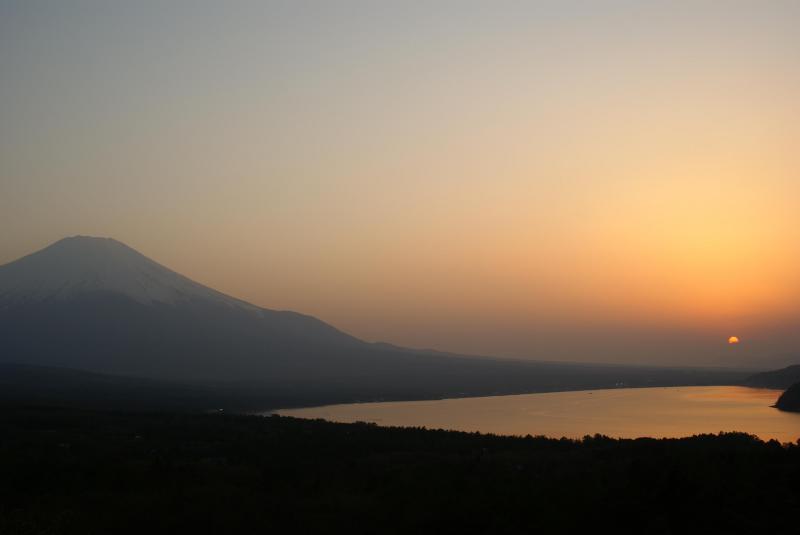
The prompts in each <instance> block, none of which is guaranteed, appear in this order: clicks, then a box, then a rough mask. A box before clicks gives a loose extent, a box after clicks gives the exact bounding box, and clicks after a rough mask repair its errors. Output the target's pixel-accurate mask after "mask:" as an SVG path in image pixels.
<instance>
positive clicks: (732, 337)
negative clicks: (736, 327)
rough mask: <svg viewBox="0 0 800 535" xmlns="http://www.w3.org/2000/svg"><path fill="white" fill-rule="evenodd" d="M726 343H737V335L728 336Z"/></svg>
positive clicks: (733, 344)
mask: <svg viewBox="0 0 800 535" xmlns="http://www.w3.org/2000/svg"><path fill="white" fill-rule="evenodd" d="M728 343H729V344H730V345H732V346H735V345H736V344H738V343H739V337H738V336H731V337H730V338H728Z"/></svg>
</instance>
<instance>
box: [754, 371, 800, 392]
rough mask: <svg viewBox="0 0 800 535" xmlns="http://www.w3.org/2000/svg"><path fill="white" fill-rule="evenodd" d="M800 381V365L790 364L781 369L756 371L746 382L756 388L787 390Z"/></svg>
mask: <svg viewBox="0 0 800 535" xmlns="http://www.w3.org/2000/svg"><path fill="white" fill-rule="evenodd" d="M799 382H800V365H794V366H788V367H786V368H781V369H780V370H773V371H768V372H761V373H756V374H754V375H751V376H750V377H748V378H747V379H746V380H745V381H744V384H745V385H746V386H752V387H754V388H776V389H781V390H785V389H787V388H789V387H790V386H792V385H793V384H794V383H799Z"/></svg>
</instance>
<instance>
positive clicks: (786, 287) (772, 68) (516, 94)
mask: <svg viewBox="0 0 800 535" xmlns="http://www.w3.org/2000/svg"><path fill="white" fill-rule="evenodd" d="M798 25H800V3H799V2H782V1H777V0H776V1H770V2H764V1H751V2H741V1H736V0H731V1H727V2H724V3H723V2H712V1H708V2H706V1H702V0H700V1H695V2H678V1H674V2H641V1H594V2H577V1H571V0H559V1H552V2H550V1H542V2H532V1H530V2H510V1H508V2H506V1H491V2H488V1H486V2H472V1H468V0H463V1H458V2H452V1H444V0H443V1H438V2H416V1H408V2H406V1H404V2H386V1H377V2H376V1H371V2H352V1H345V0H342V1H337V2H327V1H319V2H307V1H290V2H266V1H263V2H262V1H259V2H245V1H229V2H211V1H202V0H196V1H195V0H192V1H188V0H187V1H176V0H170V1H166V2H150V1H147V0H142V1H137V2H123V1H115V0H112V1H102V2H101V1H98V2H83V1H73V0H70V1H51V2H48V1H38V0H37V1H35V2H31V1H27V0H24V1H10V0H0V228H2V229H3V232H0V263H5V262H9V261H12V260H14V259H16V258H18V257H20V256H22V255H24V254H28V253H31V252H33V251H35V250H37V249H40V248H42V247H44V246H46V245H48V244H49V243H52V242H54V241H56V240H58V239H60V238H63V237H66V236H71V235H77V234H84V235H93V236H109V237H114V238H116V239H118V240H120V241H122V242H124V243H126V244H128V245H130V246H131V247H133V248H135V249H137V250H139V251H140V252H142V253H143V254H145V255H147V256H149V257H151V258H153V259H155V260H156V261H158V262H161V263H162V264H165V265H167V266H168V267H170V268H172V269H174V270H176V271H179V272H181V273H183V274H185V275H187V276H189V277H191V278H193V279H195V280H197V281H198V282H201V283H204V284H207V285H209V286H212V287H214V288H217V289H219V290H221V291H224V292H226V293H229V294H231V295H234V296H236V297H239V298H242V299H245V300H248V301H251V302H253V303H255V304H257V305H260V306H264V307H268V308H275V309H291V310H297V311H300V312H304V313H307V314H312V315H315V316H317V317H320V318H321V319H323V320H325V321H327V322H329V323H332V324H333V325H335V326H337V327H339V328H341V329H343V330H345V331H347V332H349V333H351V334H353V335H356V336H358V337H360V338H363V339H366V340H376V341H377V340H380V341H388V342H392V343H395V344H399V345H406V346H412V347H432V348H437V349H441V350H447V351H453V352H462V353H469V354H482V355H497V356H509V357H515V358H530V359H539V360H568V361H592V362H619V363H642V364H662V365H663V364H666V365H686V364H696V365H752V366H755V367H758V366H761V365H764V363H766V362H767V361H769V362H773V361H775V359H778V358H779V357H780V358H783V357H781V356H785V355H789V354H791V353H794V354H795V355H798V354H800V351H798V347H800V328H798V327H800V326H798V320H800V299H799V298H800V151H798V150H797V140H798V139H800V39H798V38H797V27H798ZM733 335H736V336H738V337H739V338H740V343H739V344H737V345H735V346H734V345H729V344H728V338H729V336H733Z"/></svg>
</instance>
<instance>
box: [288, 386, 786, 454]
mask: <svg viewBox="0 0 800 535" xmlns="http://www.w3.org/2000/svg"><path fill="white" fill-rule="evenodd" d="M780 394H781V391H780V390H769V389H760V388H745V387H738V386H696V387H672V388H621V389H615V390H592V391H588V390H587V391H579V392H555V393H547V394H525V395H517V396H492V397H481V398H463V399H443V400H436V401H402V402H384V403H354V404H347V405H329V406H325V407H314V408H306V409H285V410H279V411H277V412H278V414H281V415H284V416H295V417H298V418H324V419H326V420H331V421H335V422H356V421H363V422H375V423H377V424H379V425H386V426H409V427H427V428H429V429H454V430H459V431H480V432H483V433H497V434H504V435H527V434H531V435H546V436H550V437H557V438H560V437H571V438H580V437H582V436H584V435H593V434H595V433H600V434H603V435H608V436H611V437H625V438H635V437H642V436H649V437H684V436H691V435H695V434H700V433H718V432H720V431H742V432H746V433H751V434H754V435H758V436H759V437H761V438H762V439H764V440H768V439H771V438H774V439H777V440H779V441H781V442H794V441H796V440H797V439H798V438H799V437H800V414H793V413H786V412H781V411H779V410H777V409H775V408H772V407H771V406H770V405H772V404H774V403H775V401H776V400H777V399H778V396H779V395H780Z"/></svg>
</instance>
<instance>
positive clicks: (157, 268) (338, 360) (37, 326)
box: [0, 236, 741, 403]
mask: <svg viewBox="0 0 800 535" xmlns="http://www.w3.org/2000/svg"><path fill="white" fill-rule="evenodd" d="M0 336H2V340H3V346H2V356H1V357H0V362H17V363H22V364H26V365H35V366H37V365H38V366H60V367H67V368H75V369H81V370H88V371H93V372H102V373H106V374H125V375H132V376H142V377H148V378H157V379H162V380H163V379H167V380H178V381H184V382H187V381H193V382H203V383H206V384H209V383H214V384H226V385H231V384H236V385H247V386H248V388H259V389H264V390H265V391H268V392H270V393H271V394H272V395H274V396H276V397H278V398H282V399H284V400H286V402H287V403H300V402H312V401H320V400H326V401H331V400H334V401H336V400H340V401H345V400H351V399H385V398H397V399H400V398H419V397H439V396H461V395H476V394H492V393H514V392H531V391H541V390H561V389H575V388H600V387H613V386H620V385H626V386H645V385H658V384H663V385H666V384H707V383H715V384H720V383H725V382H731V381H735V380H738V379H739V378H741V374H739V373H737V372H723V371H720V370H687V369H683V370H680V369H669V368H646V367H632V366H603V365H581V364H555V363H546V362H520V361H512V360H500V359H489V358H474V357H472V358H471V357H461V356H457V355H446V354H442V353H436V352H432V351H419V350H408V349H404V348H400V347H396V346H392V345H389V344H371V343H366V342H363V341H361V340H358V339H357V338H354V337H353V336H350V335H348V334H346V333H343V332H341V331H339V330H338V329H336V328H334V327H332V326H330V325H328V324H326V323H324V322H322V321H320V320H318V319H316V318H313V317H310V316H306V315H303V314H298V313H295V312H288V311H274V310H268V309H264V308H260V307H257V306H255V305H252V304H249V303H247V302H244V301H241V300H239V299H235V298H233V297H230V296H227V295H225V294H222V293H220V292H217V291H215V290H213V289H211V288H208V287H205V286H203V285H201V284H198V283H196V282H194V281H192V280H190V279H188V278H186V277H184V276H182V275H180V274H178V273H175V272H174V271H171V270H170V269H168V268H166V267H164V266H162V265H160V264H158V263H156V262H154V261H152V260H150V259H148V258H146V257H145V256H143V255H141V254H140V253H138V252H136V251H135V250H133V249H131V248H130V247H127V246H126V245H124V244H122V243H120V242H118V241H115V240H113V239H107V238H91V237H82V236H79V237H74V238H67V239H64V240H61V241H59V242H57V243H55V244H53V245H51V246H49V247H47V248H45V249H43V250H41V251H39V252H36V253H34V254H31V255H29V256H26V257H24V258H21V259H19V260H17V261H15V262H12V263H10V264H7V265H4V266H0Z"/></svg>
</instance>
